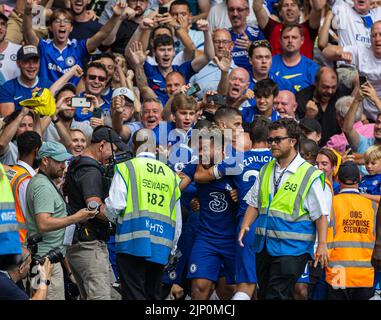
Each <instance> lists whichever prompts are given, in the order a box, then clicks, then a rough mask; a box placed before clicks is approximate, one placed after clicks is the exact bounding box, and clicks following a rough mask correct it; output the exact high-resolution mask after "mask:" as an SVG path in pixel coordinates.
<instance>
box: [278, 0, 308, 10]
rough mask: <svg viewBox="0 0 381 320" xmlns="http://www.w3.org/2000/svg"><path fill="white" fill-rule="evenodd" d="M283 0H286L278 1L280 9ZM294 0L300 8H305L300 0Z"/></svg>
mask: <svg viewBox="0 0 381 320" xmlns="http://www.w3.org/2000/svg"><path fill="white" fill-rule="evenodd" d="M283 2H284V0H279V2H278V8H279V10H280V9H282V7H283ZM292 2H293V3H295V4H296V5H297V6H298V7H299V9H302V8H303V6H302V3H301V2H300V1H299V0H292Z"/></svg>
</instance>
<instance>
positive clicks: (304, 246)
mask: <svg viewBox="0 0 381 320" xmlns="http://www.w3.org/2000/svg"><path fill="white" fill-rule="evenodd" d="M274 170H275V160H272V161H270V162H269V163H268V164H266V165H265V166H263V167H262V169H261V171H260V173H259V175H260V187H259V188H260V189H259V190H260V191H259V202H258V212H259V216H258V219H257V227H256V229H255V241H254V247H255V248H254V249H255V252H261V251H262V249H263V247H264V245H266V249H267V251H268V253H269V254H270V255H271V256H283V255H290V256H299V255H302V254H304V253H309V254H310V255H311V256H312V255H313V247H314V243H315V238H316V226H315V223H314V222H313V221H312V220H311V218H310V216H309V214H308V212H307V211H306V210H305V209H304V208H303V204H304V201H305V198H306V196H307V194H308V191H309V189H310V187H311V185H312V183H313V182H314V181H315V180H316V179H319V180H320V182H321V183H322V187H323V188H324V187H325V182H324V174H323V173H322V172H321V171H320V170H318V169H316V168H315V167H313V166H311V165H310V164H309V163H308V162H307V161H306V162H304V163H302V164H301V165H300V166H299V168H298V169H297V171H296V172H295V173H294V174H291V175H290V176H289V177H288V178H287V180H286V181H285V182H284V183H283V184H282V186H281V187H280V188H279V191H278V192H277V193H276V194H275V196H274V198H271V189H270V183H272V180H273V179H272V178H273V172H274Z"/></svg>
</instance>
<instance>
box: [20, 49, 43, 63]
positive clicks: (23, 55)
mask: <svg viewBox="0 0 381 320" xmlns="http://www.w3.org/2000/svg"><path fill="white" fill-rule="evenodd" d="M30 58H40V55H39V53H38V49H37V47H36V46H32V45H27V46H22V47H21V48H20V49H19V50H18V51H17V60H18V61H20V60H24V61H25V60H28V59H30Z"/></svg>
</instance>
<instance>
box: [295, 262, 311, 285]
mask: <svg viewBox="0 0 381 320" xmlns="http://www.w3.org/2000/svg"><path fill="white" fill-rule="evenodd" d="M296 283H310V269H309V268H308V263H307V264H306V268H305V269H304V272H303V274H302V275H301V276H300V278H299V279H298V281H296Z"/></svg>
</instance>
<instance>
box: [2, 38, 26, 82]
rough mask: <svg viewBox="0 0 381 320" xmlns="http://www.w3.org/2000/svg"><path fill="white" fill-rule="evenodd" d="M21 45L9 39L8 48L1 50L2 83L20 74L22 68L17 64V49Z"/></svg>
mask: <svg viewBox="0 0 381 320" xmlns="http://www.w3.org/2000/svg"><path fill="white" fill-rule="evenodd" d="M20 47H21V46H20V45H18V44H15V43H12V42H9V41H8V46H7V48H6V49H5V50H4V51H3V52H0V85H2V84H3V83H4V82H5V81H8V80H11V79H13V78H16V77H18V76H19V75H20V69H19V68H18V67H17V64H16V60H17V51H18V50H19V48H20Z"/></svg>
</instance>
